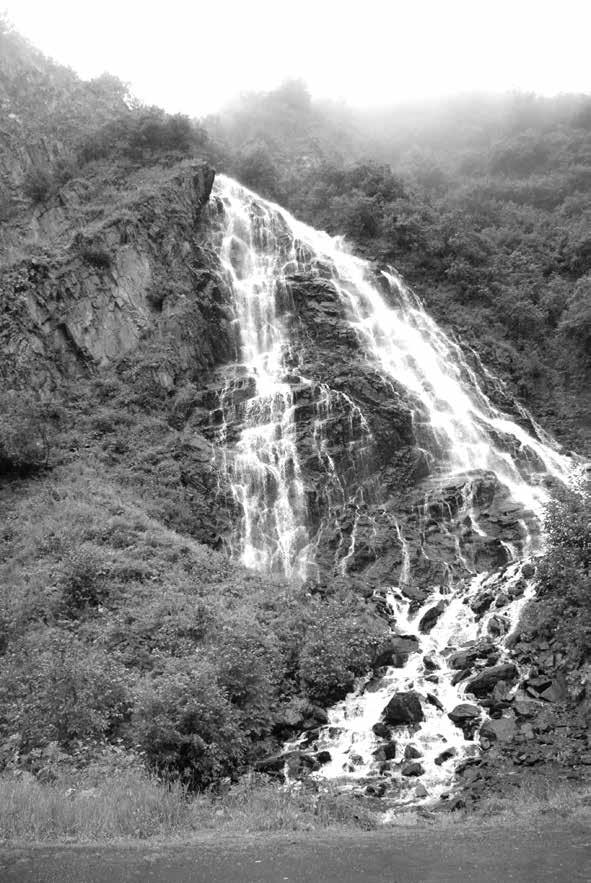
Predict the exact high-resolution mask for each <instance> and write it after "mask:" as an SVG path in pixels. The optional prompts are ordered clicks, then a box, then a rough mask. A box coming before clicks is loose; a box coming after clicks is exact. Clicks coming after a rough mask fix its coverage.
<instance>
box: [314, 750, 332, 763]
mask: <svg viewBox="0 0 591 883" xmlns="http://www.w3.org/2000/svg"><path fill="white" fill-rule="evenodd" d="M314 756H315V758H316V760H317V761H318V763H321V764H325V763H330V762H331V760H332V755H331V753H330V751H318V752H316V754H315V755H314Z"/></svg>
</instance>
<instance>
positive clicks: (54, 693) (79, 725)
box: [0, 628, 129, 758]
mask: <svg viewBox="0 0 591 883" xmlns="http://www.w3.org/2000/svg"><path fill="white" fill-rule="evenodd" d="M128 709H129V703H128V698H127V688H126V677H125V672H124V671H123V669H122V668H121V667H120V666H119V665H118V664H117V663H116V662H115V660H114V659H113V658H112V657H110V656H108V655H107V654H106V653H105V652H104V651H102V650H100V649H99V648H94V647H92V646H88V645H87V644H85V643H83V642H82V641H80V640H79V639H78V638H76V637H75V636H74V635H73V634H71V633H70V632H68V631H64V630H62V629H59V628H41V629H38V630H34V631H31V632H29V633H28V634H27V636H26V637H25V638H24V639H22V640H21V641H20V643H18V644H17V645H16V646H12V647H11V648H10V649H9V650H8V652H7V653H6V654H5V655H4V656H3V657H2V659H1V660H0V738H2V740H3V741H4V743H5V744H6V740H9V739H12V740H15V739H16V746H15V747H16V748H17V749H18V752H19V754H20V755H21V756H23V757H25V758H26V756H27V755H28V754H29V753H30V752H31V751H33V750H34V749H37V748H39V747H43V746H46V745H47V744H48V743H50V742H55V743H56V745H58V746H60V747H61V748H65V749H68V748H70V747H71V746H72V745H73V744H74V743H76V742H79V741H84V740H95V741H96V740H98V741H100V740H103V739H105V738H107V737H112V736H113V735H114V734H115V733H116V732H117V731H118V729H119V727H120V725H121V723H122V722H123V720H124V719H125V717H126V715H127V713H128Z"/></svg>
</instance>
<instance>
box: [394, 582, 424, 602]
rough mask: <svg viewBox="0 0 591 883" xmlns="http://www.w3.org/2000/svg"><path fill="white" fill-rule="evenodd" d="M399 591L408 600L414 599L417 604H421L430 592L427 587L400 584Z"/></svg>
mask: <svg viewBox="0 0 591 883" xmlns="http://www.w3.org/2000/svg"><path fill="white" fill-rule="evenodd" d="M400 591H401V592H402V594H403V595H405V596H406V597H407V598H408V599H409V600H410V601H416V602H417V603H418V604H423V603H424V602H425V601H426V600H427V598H428V597H429V594H430V592H429V591H428V589H421V588H419V586H401V588H400Z"/></svg>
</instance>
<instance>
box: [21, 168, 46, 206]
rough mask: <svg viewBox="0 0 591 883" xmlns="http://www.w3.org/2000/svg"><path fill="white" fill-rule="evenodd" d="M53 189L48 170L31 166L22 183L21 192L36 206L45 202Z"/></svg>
mask: <svg viewBox="0 0 591 883" xmlns="http://www.w3.org/2000/svg"><path fill="white" fill-rule="evenodd" d="M52 189H53V177H52V175H51V172H50V171H49V169H44V168H40V167H39V166H33V168H31V169H29V171H28V172H27V174H26V176H25V180H24V182H23V190H24V191H25V194H26V195H27V196H28V197H29V199H30V200H31V201H32V202H33V203H35V204H37V203H41V202H45V200H46V199H47V198H48V197H49V196H50V194H51V191H52Z"/></svg>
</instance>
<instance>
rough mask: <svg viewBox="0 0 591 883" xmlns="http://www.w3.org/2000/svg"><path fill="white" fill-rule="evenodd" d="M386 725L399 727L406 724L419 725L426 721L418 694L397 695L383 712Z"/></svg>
mask: <svg viewBox="0 0 591 883" xmlns="http://www.w3.org/2000/svg"><path fill="white" fill-rule="evenodd" d="M382 717H383V719H384V723H387V724H391V726H394V727H397V726H401V725H404V724H417V723H420V722H421V721H422V720H424V715H423V709H422V708H421V700H420V699H419V696H418V694H417V693H415V692H414V691H413V690H410V691H409V692H407V693H396V694H395V695H394V696H392V698H391V699H390V701H389V702H388V704H387V705H386V707H385V708H384V710H383V712H382Z"/></svg>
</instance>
